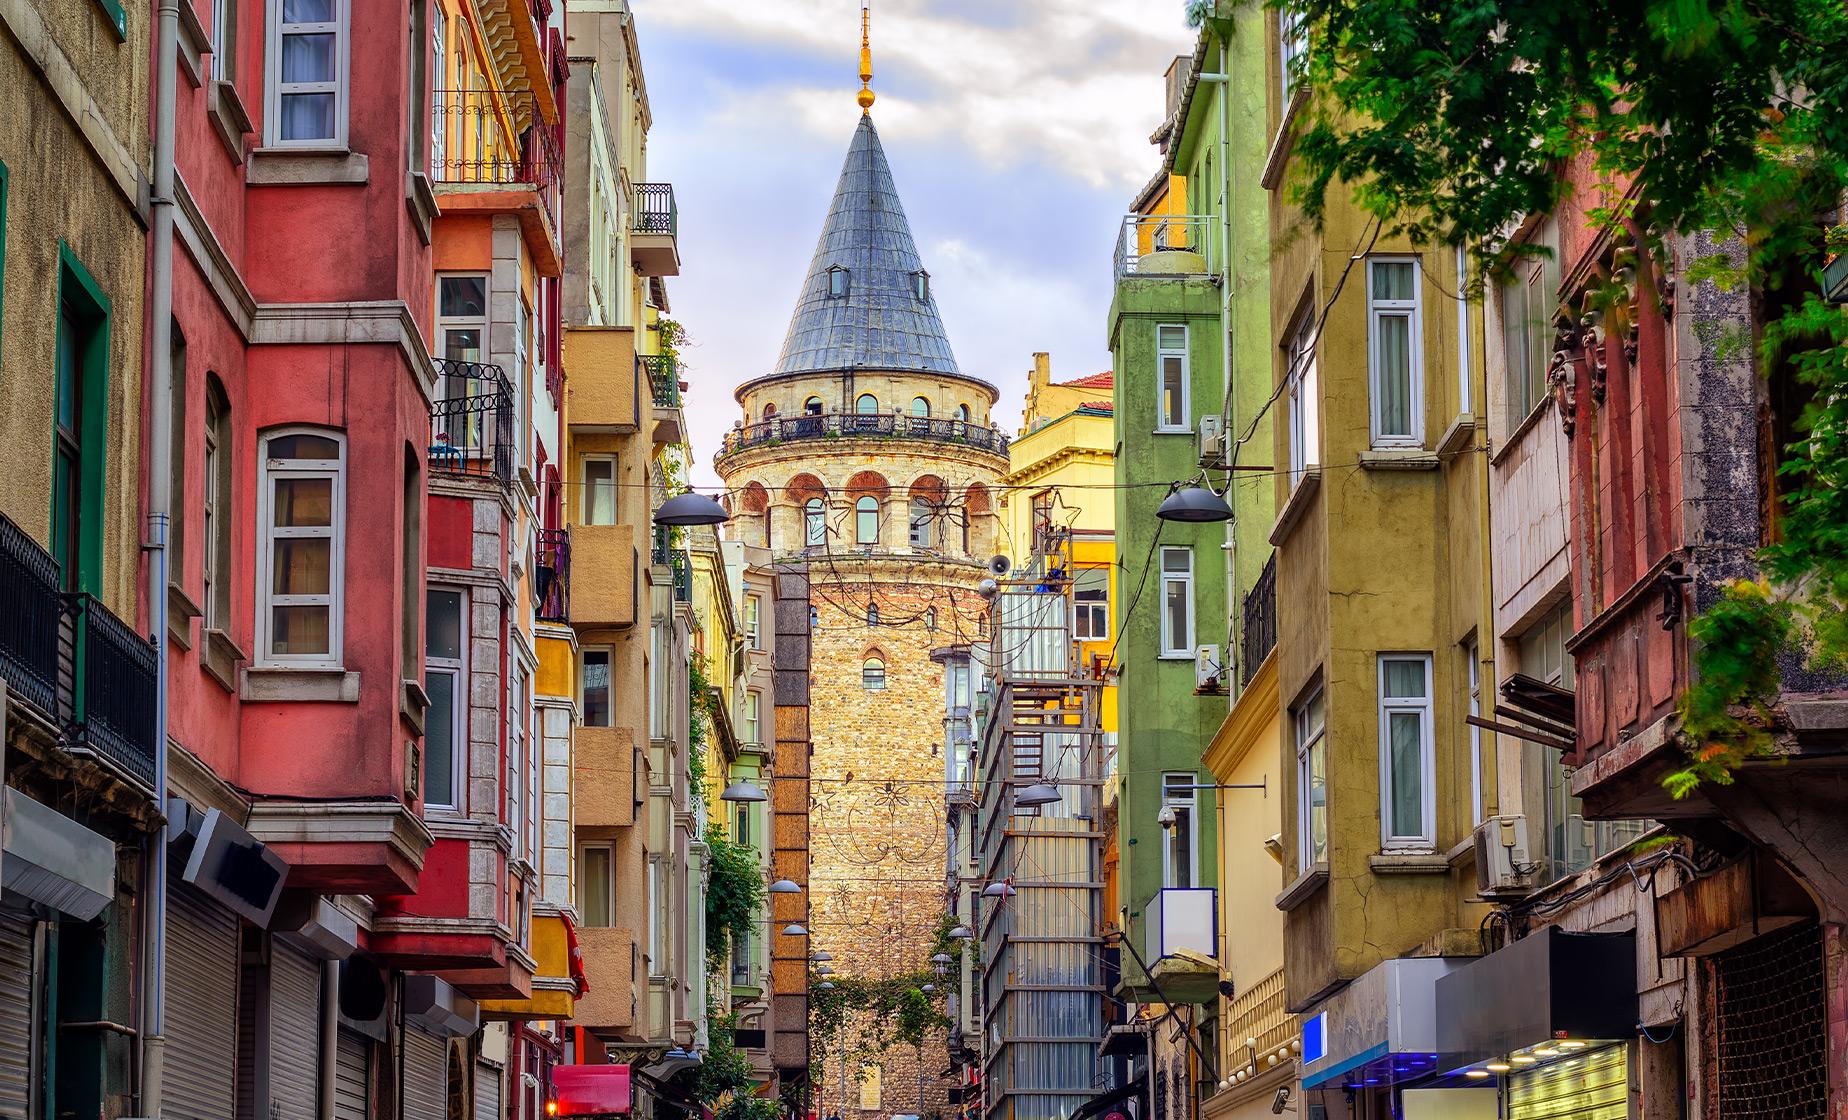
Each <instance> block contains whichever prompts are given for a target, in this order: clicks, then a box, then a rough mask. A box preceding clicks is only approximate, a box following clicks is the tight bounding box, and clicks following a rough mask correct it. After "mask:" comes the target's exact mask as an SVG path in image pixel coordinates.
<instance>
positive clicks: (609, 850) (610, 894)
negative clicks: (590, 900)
mask: <svg viewBox="0 0 1848 1120" xmlns="http://www.w3.org/2000/svg"><path fill="white" fill-rule="evenodd" d="M593 851H600V852H603V853H605V854H606V855H607V857H608V860H607V863H606V864H605V866H606V867H607V868H608V871H609V874H608V879H607V881H606V882H605V883H604V884H603V889H604V898H605V899H607V900H608V905H609V913H608V914H606V915H598V916H599V917H604V918H607V919H608V920H607V921H602V922H597V921H592V920H591V915H590V913H589V912H588V909H587V907H586V906H585V905H584V901H585V900H584V884H585V882H586V881H588V879H589V877H590V876H589V871H588V867H589V863H590V861H589V860H588V859H586V858H584V857H585V855H586V853H589V852H593ZM578 867H579V868H580V869H581V870H580V872H579V879H578V884H577V891H576V898H575V899H574V900H573V901H575V902H576V903H577V907H578V917H579V918H580V919H581V921H582V924H583V925H584V926H585V927H586V928H591V929H607V928H609V927H611V926H613V925H615V924H616V846H615V845H614V844H612V843H610V842H609V841H607V840H602V841H596V840H593V841H588V842H586V843H582V844H579V845H578Z"/></svg>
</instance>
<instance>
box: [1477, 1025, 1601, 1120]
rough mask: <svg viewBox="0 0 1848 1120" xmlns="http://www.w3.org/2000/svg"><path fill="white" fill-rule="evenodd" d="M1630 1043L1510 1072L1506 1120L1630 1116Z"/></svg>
mask: <svg viewBox="0 0 1848 1120" xmlns="http://www.w3.org/2000/svg"><path fill="white" fill-rule="evenodd" d="M1628 1056H1629V1046H1628V1045H1627V1044H1624V1043H1619V1044H1617V1045H1616V1046H1606V1047H1604V1048H1603V1049H1601V1050H1590V1051H1586V1052H1585V1053H1583V1054H1581V1055H1579V1056H1577V1057H1573V1058H1567V1059H1564V1060H1555V1061H1551V1062H1548V1063H1547V1064H1546V1065H1543V1066H1538V1067H1536V1068H1535V1069H1533V1070H1532V1071H1529V1072H1523V1073H1511V1074H1509V1075H1508V1112H1507V1116H1508V1120H1626V1117H1628V1116H1629V1115H1630V1078H1629V1063H1628Z"/></svg>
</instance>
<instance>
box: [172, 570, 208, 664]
mask: <svg viewBox="0 0 1848 1120" xmlns="http://www.w3.org/2000/svg"><path fill="white" fill-rule="evenodd" d="M201 613H203V612H201V611H200V610H199V604H197V603H195V602H193V601H192V596H190V595H188V594H186V592H185V590H184V589H183V588H181V587H180V585H179V584H177V583H169V584H168V585H167V638H168V639H169V640H170V641H172V642H173V644H175V645H177V646H179V647H180V648H181V649H191V648H192V645H193V642H192V620H193V619H195V618H198V617H199V615H200V614H201Z"/></svg>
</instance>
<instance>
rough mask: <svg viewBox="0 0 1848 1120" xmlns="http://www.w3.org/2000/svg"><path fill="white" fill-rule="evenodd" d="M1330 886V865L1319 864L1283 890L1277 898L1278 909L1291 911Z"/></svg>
mask: <svg viewBox="0 0 1848 1120" xmlns="http://www.w3.org/2000/svg"><path fill="white" fill-rule="evenodd" d="M1327 885H1328V865H1327V864H1326V863H1318V864H1316V865H1315V866H1314V867H1311V868H1310V869H1309V870H1307V871H1305V872H1303V873H1302V874H1301V875H1298V876H1297V877H1296V881H1295V882H1294V883H1291V884H1290V885H1289V886H1287V887H1285V888H1283V893H1282V894H1280V895H1278V896H1277V909H1279V910H1283V911H1286V912H1287V911H1290V910H1294V909H1296V908H1297V907H1298V906H1301V905H1302V904H1303V903H1305V902H1307V901H1309V899H1310V898H1312V897H1313V896H1314V895H1315V893H1316V892H1317V891H1320V890H1321V889H1322V888H1323V887H1325V886H1327Z"/></svg>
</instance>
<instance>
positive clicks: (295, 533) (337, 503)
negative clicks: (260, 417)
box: [256, 429, 346, 665]
mask: <svg viewBox="0 0 1848 1120" xmlns="http://www.w3.org/2000/svg"><path fill="white" fill-rule="evenodd" d="M257 474H258V482H257V485H258V505H259V508H258V520H257V525H258V533H259V537H260V540H259V541H258V543H257V620H256V621H257V643H256V644H257V655H256V660H257V662H258V664H262V665H338V664H339V663H340V637H341V622H342V591H343V583H344V579H343V570H342V569H343V567H344V560H345V538H346V444H345V442H344V440H343V439H342V438H341V437H340V436H339V435H338V434H336V433H332V432H325V431H318V430H302V429H285V430H283V431H279V432H272V433H270V434H269V435H267V436H265V437H264V438H263V450H262V453H261V458H259V460H258V471H257Z"/></svg>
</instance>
